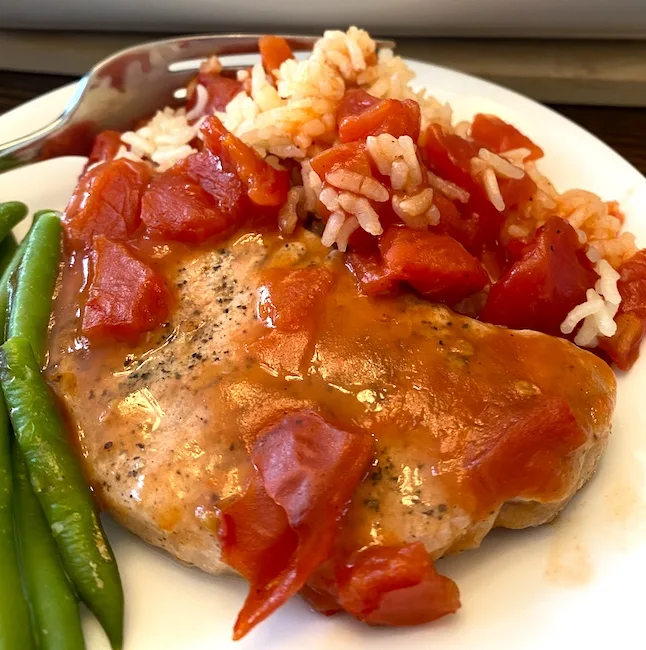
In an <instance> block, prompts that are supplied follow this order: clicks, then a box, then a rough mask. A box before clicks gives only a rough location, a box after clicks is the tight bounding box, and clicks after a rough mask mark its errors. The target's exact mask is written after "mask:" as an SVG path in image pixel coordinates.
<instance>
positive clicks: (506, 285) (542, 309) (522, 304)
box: [481, 217, 598, 336]
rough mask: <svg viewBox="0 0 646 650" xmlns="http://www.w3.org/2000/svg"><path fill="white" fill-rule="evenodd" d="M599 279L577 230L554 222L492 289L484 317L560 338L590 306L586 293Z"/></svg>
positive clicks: (560, 221)
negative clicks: (579, 310) (571, 319)
mask: <svg viewBox="0 0 646 650" xmlns="http://www.w3.org/2000/svg"><path fill="white" fill-rule="evenodd" d="M597 279H598V275H597V274H596V273H595V271H594V270H593V269H592V265H591V263H590V261H589V260H588V258H587V257H586V256H585V253H584V251H583V247H582V245H581V243H580V242H579V238H578V236H577V234H576V231H575V230H574V228H572V226H571V225H570V224H569V223H568V222H567V221H565V220H564V219H561V218H559V217H552V218H551V219H550V220H549V221H548V222H547V223H546V224H545V225H544V226H543V227H542V228H540V229H539V231H538V233H537V235H536V238H535V240H534V242H533V243H531V244H529V245H528V246H527V247H526V248H525V249H524V251H523V254H522V256H521V258H520V259H519V260H518V261H517V262H515V263H514V264H512V266H511V267H510V268H509V269H508V270H507V271H506V272H505V274H504V275H503V276H502V277H501V278H500V280H499V281H498V282H496V283H495V284H494V285H492V287H491V290H490V292H489V297H488V298H487V303H486V305H485V307H484V310H483V312H482V315H481V318H482V320H484V321H486V322H488V323H495V324H496V325H506V326H507V327H512V328H515V329H534V330H538V331H540V332H545V333H546V334H553V335H556V336H560V324H561V323H562V322H563V319H564V318H565V317H566V316H567V314H568V312H569V311H570V310H571V309H572V308H573V307H575V306H576V305H578V304H580V303H582V302H584V301H585V292H586V290H587V289H589V288H590V287H592V286H593V285H594V283H595V281H596V280H597Z"/></svg>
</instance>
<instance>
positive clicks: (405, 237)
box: [380, 228, 489, 303]
mask: <svg viewBox="0 0 646 650" xmlns="http://www.w3.org/2000/svg"><path fill="white" fill-rule="evenodd" d="M380 248H381V255H382V258H383V261H384V267H385V268H386V270H387V271H388V274H389V277H391V278H394V279H397V280H403V281H405V282H408V284H410V285H411V286H412V287H413V288H414V289H416V290H417V291H419V292H420V293H421V294H422V295H423V296H424V297H425V298H428V299H430V300H436V301H438V302H447V303H455V302H458V301H459V300H462V298H466V297H467V296H469V295H471V294H472V293H476V292H477V291H480V290H481V289H483V288H484V287H485V286H486V285H487V284H488V282H489V276H488V275H487V272H486V271H485V270H484V268H483V267H482V265H481V264H480V262H479V261H478V260H477V259H476V258H475V257H473V255H471V254H470V253H469V252H468V251H467V250H466V249H465V248H464V247H463V246H462V245H461V244H460V243H459V242H457V241H456V240H455V239H453V238H452V237H448V236H447V235H438V234H436V233H432V232H428V231H420V230H409V229H408V228H391V229H390V230H389V231H388V232H387V233H386V234H385V235H384V236H383V238H382V240H381V243H380Z"/></svg>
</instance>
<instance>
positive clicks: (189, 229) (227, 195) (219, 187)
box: [141, 151, 246, 243]
mask: <svg viewBox="0 0 646 650" xmlns="http://www.w3.org/2000/svg"><path fill="white" fill-rule="evenodd" d="M245 199H246V197H245V193H244V188H243V187H242V184H241V183H240V181H239V180H238V178H237V177H236V176H235V174H232V173H231V172H225V171H223V169H222V164H221V162H220V160H219V159H218V158H217V157H216V156H214V155H213V154H211V153H209V152H208V151H202V152H199V153H195V154H191V155H190V156H187V157H186V158H184V160H181V161H179V162H178V163H176V164H175V165H174V166H173V167H171V168H170V169H167V170H166V171H164V172H162V173H161V174H159V175H158V176H156V177H155V178H153V180H152V181H151V183H150V187H149V188H148V189H147V190H146V192H145V193H144V196H143V198H142V202H141V218H142V220H143V222H144V224H145V225H146V227H147V228H148V231H149V232H150V233H151V234H153V235H154V236H156V237H159V238H160V239H167V240H172V241H184V242H189V243H200V242H203V241H205V240H207V239H209V238H210V237H213V236H215V235H224V234H226V233H228V232H230V231H231V230H232V229H234V228H236V227H237V226H239V225H240V224H241V223H242V221H243V219H244V216H245V214H244V206H245V203H244V202H245Z"/></svg>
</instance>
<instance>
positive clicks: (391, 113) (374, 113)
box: [337, 88, 421, 142]
mask: <svg viewBox="0 0 646 650" xmlns="http://www.w3.org/2000/svg"><path fill="white" fill-rule="evenodd" d="M337 122H338V124H339V139H340V140H341V142H353V141H355V140H365V139H366V138H367V137H368V136H369V135H379V134H381V133H389V134H390V135H392V136H394V137H395V138H399V137H400V136H402V135H408V136H410V137H411V138H412V139H413V142H417V139H418V138H419V131H420V122H421V112H420V108H419V104H418V103H417V102H416V101H413V100H412V99H406V100H404V101H399V100H397V99H378V98H377V97H373V96H372V95H370V94H369V93H367V92H366V91H365V90H361V89H359V88H353V89H350V90H348V91H346V93H345V95H344V97H343V100H342V101H341V104H340V106H339V110H338V113H337Z"/></svg>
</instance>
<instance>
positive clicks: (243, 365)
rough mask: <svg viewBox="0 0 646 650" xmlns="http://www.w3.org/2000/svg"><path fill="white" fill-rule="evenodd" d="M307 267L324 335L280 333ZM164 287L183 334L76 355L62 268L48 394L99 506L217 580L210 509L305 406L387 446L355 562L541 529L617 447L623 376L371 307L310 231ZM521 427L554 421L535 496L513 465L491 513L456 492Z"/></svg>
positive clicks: (467, 489) (537, 468)
mask: <svg viewBox="0 0 646 650" xmlns="http://www.w3.org/2000/svg"><path fill="white" fill-rule="evenodd" d="M308 265H317V266H325V267H327V268H329V269H331V270H332V271H333V275H334V277H335V281H334V286H333V288H332V289H331V290H330V292H329V294H328V295H327V297H326V298H325V300H322V301H319V302H320V304H319V303H318V302H317V303H316V304H315V306H314V307H313V308H312V309H311V311H312V319H313V322H314V321H315V322H316V328H315V330H314V329H308V328H305V329H299V330H295V331H291V332H290V331H280V330H277V329H270V328H268V325H272V323H271V322H270V321H271V318H270V316H268V315H267V313H268V312H267V311H266V310H265V309H264V307H263V304H264V303H263V301H265V302H266V299H267V295H266V294H267V287H266V284H265V280H264V279H263V278H265V277H266V276H265V275H264V274H265V273H266V272H267V270H268V269H271V268H296V267H298V268H307V267H308ZM165 273H166V276H167V278H169V284H170V285H171V286H172V287H173V290H174V291H175V293H176V296H177V301H176V305H175V307H174V309H173V313H172V316H171V319H170V321H169V322H168V323H166V324H165V325H164V326H163V327H162V328H161V329H159V330H157V331H155V332H154V333H151V334H149V335H148V337H147V338H146V340H145V341H144V342H142V343H141V345H139V346H137V347H135V348H133V347H129V346H128V345H126V344H120V343H116V342H115V343H112V344H110V345H107V346H105V345H104V346H103V347H101V346H92V347H88V346H87V345H86V344H85V342H84V341H83V339H82V338H79V335H78V314H77V306H76V304H75V300H74V299H73V296H74V295H75V293H76V291H77V289H78V287H79V285H80V282H81V280H80V279H79V278H78V277H75V276H74V274H73V272H72V271H70V270H68V271H66V276H64V278H63V287H62V290H61V291H60V293H59V296H58V298H57V301H56V306H55V312H54V313H55V327H54V330H53V337H52V342H51V357H50V364H49V368H48V377H49V380H50V382H51V384H52V386H53V387H54V389H55V391H56V392H57V393H58V395H59V396H60V398H61V400H62V402H63V404H64V406H65V409H66V411H67V414H68V415H69V418H70V420H71V422H72V423H73V425H74V431H75V432H76V435H77V438H78V444H79V446H80V452H81V459H82V462H83V464H84V466H85V471H86V472H87V475H88V477H89V479H90V481H91V483H92V485H93V486H94V489H95V490H96V494H97V495H98V497H99V498H100V500H101V502H102V504H103V506H104V507H105V508H106V509H107V510H108V511H109V512H110V513H111V514H112V515H113V516H114V517H115V518H116V519H117V520H118V521H119V522H121V523H122V524H123V525H124V526H126V527H127V528H129V529H130V530H131V531H133V532H134V533H135V534H137V535H139V536H140V537H142V538H143V539H144V540H146V541H148V542H150V543H151V544H154V545H156V546H159V547H161V548H163V549H165V550H166V551H168V552H169V553H170V554H171V555H173V556H175V557H177V558H178V559H180V560H182V561H184V562H187V563H190V564H194V565H196V566H198V567H200V568H201V569H203V570H205V571H207V572H210V573H219V572H222V571H226V570H228V566H227V565H226V564H224V563H223V562H222V561H221V555H220V549H219V541H218V536H217V518H216V511H217V506H218V504H219V503H221V502H223V501H225V500H228V499H230V498H231V497H235V496H236V495H238V494H240V493H241V492H242V491H243V490H244V488H245V485H246V482H247V478H248V476H249V475H250V473H251V472H252V471H253V467H252V466H251V463H250V460H249V453H248V448H249V445H250V444H251V441H252V440H253V436H254V435H255V433H256V432H257V431H259V430H260V429H262V427H263V426H265V425H266V423H268V422H271V421H272V420H275V419H276V418H278V417H280V416H281V415H282V414H283V413H285V412H289V411H293V410H297V409H303V408H307V409H313V410H316V411H317V412H319V413H321V414H322V415H323V416H324V417H325V416H326V415H327V416H330V417H332V418H333V419H334V421H335V422H341V423H343V422H344V421H345V422H348V423H351V424H352V426H353V427H355V428H357V427H358V428H360V429H363V430H366V431H369V432H370V433H372V435H373V437H374V439H375V448H376V452H377V458H376V460H375V462H374V464H373V466H372V468H371V470H370V471H369V473H368V475H367V476H366V478H365V480H364V481H363V482H362V484H361V485H360V487H359V489H358V490H357V492H356V493H355V496H354V498H353V499H352V502H351V505H350V508H349V512H348V514H347V516H346V518H345V520H344V522H343V531H342V534H343V535H344V536H345V538H347V539H350V540H352V544H353V545H356V547H357V548H360V547H362V546H364V545H367V544H374V543H380V542H381V543H384V544H388V543H400V542H412V541H422V542H423V543H424V545H425V547H426V548H427V550H428V551H429V552H430V553H431V554H432V556H433V557H434V558H437V557H440V556H442V555H445V554H448V553H454V552H457V551H461V550H464V549H467V548H473V547H476V546H478V545H479V544H480V542H481V541H482V539H483V537H484V536H485V535H486V534H487V533H488V532H489V531H490V530H491V529H492V527H494V526H504V527H508V528H523V527H526V526H535V525H538V524H542V523H545V522H547V521H549V520H550V519H552V518H553V517H554V516H556V514H557V513H558V512H559V511H560V510H561V509H562V508H563V507H564V505H565V504H566V503H567V502H568V500H569V499H570V498H571V497H572V495H573V494H574V493H575V492H576V491H577V490H578V489H579V488H580V487H581V486H582V485H583V484H584V483H585V482H586V481H587V480H588V478H589V477H590V475H591V474H592V472H593V471H594V469H595V466H596V464H597V461H598V459H599V456H600V454H601V452H602V451H603V448H604V446H605V444H606V440H607V436H608V433H609V431H610V420H611V415H612V410H613V406H614V399H615V379H614V375H613V373H612V372H611V370H610V368H609V367H608V366H607V365H606V364H605V363H604V362H603V361H602V360H600V359H599V358H597V357H595V356H593V355H592V354H590V353H588V352H585V351H584V350H581V349H579V348H577V347H575V346H574V345H572V344H570V343H569V342H567V341H565V340H562V339H558V338H554V337H550V336H546V335H543V334H539V333H535V332H529V331H512V330H507V329H503V328H500V327H496V326H492V325H487V324H483V323H480V322H478V321H474V320H471V319H469V318H466V317H463V316H459V315H457V314H455V313H452V312H451V311H450V310H449V309H447V308H445V307H444V306H440V305H434V304H430V303H428V302H426V301H423V300H420V299H418V298H416V297H414V296H403V297H400V298H396V299H395V298H391V299H368V298H364V297H360V296H359V295H358V294H357V291H356V289H355V287H354V284H353V280H352V278H351V276H350V274H349V273H347V272H346V271H345V269H344V268H343V267H342V262H341V261H340V260H339V259H336V258H335V256H334V254H332V255H329V250H328V249H323V248H322V247H321V246H320V243H319V242H318V239H317V238H315V237H314V236H312V235H309V234H307V233H304V232H301V233H300V234H298V235H296V236H295V237H294V241H292V242H291V243H287V244H284V243H283V242H280V241H277V239H276V238H275V237H274V236H267V237H262V236H260V235H247V236H244V237H241V238H239V239H238V240H231V241H230V242H229V243H227V245H225V246H224V247H222V248H220V249H218V250H210V251H205V252H201V253H199V254H193V255H192V257H191V258H190V259H189V258H186V259H182V260H180V261H174V262H172V263H170V262H169V263H168V264H167V267H166V269H165ZM269 298H271V296H269ZM259 300H260V307H259ZM314 312H315V314H314ZM554 400H559V403H565V404H566V405H567V406H569V409H571V412H572V413H573V414H574V417H575V419H576V422H577V423H578V425H579V427H580V429H581V431H582V432H583V434H582V435H583V437H582V438H581V440H580V442H579V444H577V446H576V448H575V449H574V450H573V451H572V450H566V451H565V452H563V453H560V452H559V448H558V444H559V441H558V439H552V438H550V426H551V420H550V404H552V403H553V401H554ZM516 413H521V414H524V415H523V417H525V419H527V417H530V419H533V421H535V422H539V423H540V421H541V419H542V418H545V421H544V423H543V424H544V427H545V429H546V431H545V436H546V442H545V447H546V448H547V449H548V451H549V449H550V445H552V447H553V449H552V452H551V455H550V453H548V454H547V457H544V454H543V455H541V454H542V453H543V451H541V450H539V451H538V452H537V454H536V455H535V456H533V457H532V459H531V462H530V463H529V469H528V467H527V466H525V467H523V468H522V470H523V472H524V473H525V474H530V475H531V474H532V471H533V472H534V485H533V486H531V489H525V488H526V487H527V486H523V485H521V484H520V483H518V476H517V475H518V471H519V470H518V467H513V466H512V464H513V462H514V459H513V458H511V460H510V463H511V464H510V466H509V468H508V471H509V481H507V483H505V482H504V481H503V483H502V484H501V485H503V487H504V489H503V491H502V492H500V491H499V492H498V494H504V500H503V502H497V501H496V498H493V497H491V495H490V493H489V492H487V491H486V490H483V489H476V488H474V487H473V484H472V483H469V484H467V483H465V482H464V481H463V478H464V476H466V475H467V474H468V473H469V471H470V468H471V467H473V466H475V465H477V464H478V463H479V462H480V459H481V457H482V454H483V453H484V454H486V453H487V449H485V448H483V449H484V450H483V449H480V451H477V450H476V452H474V451H473V449H474V445H475V447H478V444H480V442H479V441H481V440H485V439H486V440H489V439H492V440H494V439H495V440H496V441H498V440H499V439H501V440H502V439H504V436H505V435H507V433H508V432H511V433H509V435H510V436H512V437H513V436H514V435H516V436H517V437H522V435H523V431H521V430H518V431H516V429H514V427H515V426H516V425H517V422H518V421H520V420H522V418H520V420H519V419H518V418H516V419H514V417H513V416H514V414H516ZM510 414H511V415H510ZM523 421H524V420H523ZM495 444H498V442H496V443H495ZM505 444H506V443H505ZM510 453H511V452H510ZM537 459H538V460H537ZM537 472H538V473H537ZM541 472H542V473H541ZM480 478H482V477H480ZM483 480H484V479H483ZM481 482H482V481H481ZM501 489H502V488H501ZM528 490H529V491H528Z"/></svg>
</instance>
